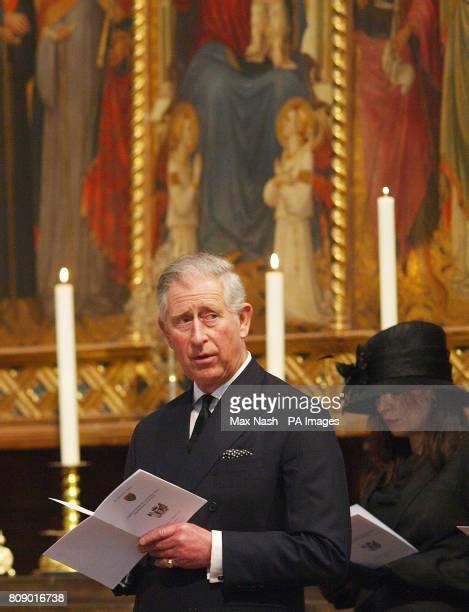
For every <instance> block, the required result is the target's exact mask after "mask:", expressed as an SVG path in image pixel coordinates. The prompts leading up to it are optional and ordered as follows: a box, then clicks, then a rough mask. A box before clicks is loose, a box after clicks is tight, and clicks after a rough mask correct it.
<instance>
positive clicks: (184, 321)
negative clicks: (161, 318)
mask: <svg viewBox="0 0 469 612" xmlns="http://www.w3.org/2000/svg"><path fill="white" fill-rule="evenodd" d="M191 321H192V318H191V317H179V319H178V320H177V321H176V325H187V324H188V323H190V322H191Z"/></svg>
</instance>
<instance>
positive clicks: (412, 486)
mask: <svg viewBox="0 0 469 612" xmlns="http://www.w3.org/2000/svg"><path fill="white" fill-rule="evenodd" d="M434 478H435V471H434V469H433V468H432V466H431V465H430V464H429V463H424V464H422V465H421V466H419V468H418V469H417V470H416V471H415V473H414V474H413V475H412V478H410V479H409V482H408V483H407V485H405V486H404V488H403V489H402V491H401V497H400V500H399V503H398V505H397V508H396V513H395V516H394V521H393V525H390V527H391V528H392V529H396V527H397V526H398V525H399V522H400V520H401V518H402V516H403V515H404V513H405V511H406V510H407V508H408V507H409V506H410V504H411V503H412V502H413V501H414V499H415V498H416V497H417V496H418V495H420V493H421V491H422V490H423V489H424V488H425V487H426V486H427V485H428V483H429V482H431V481H432V480H433V479H434Z"/></svg>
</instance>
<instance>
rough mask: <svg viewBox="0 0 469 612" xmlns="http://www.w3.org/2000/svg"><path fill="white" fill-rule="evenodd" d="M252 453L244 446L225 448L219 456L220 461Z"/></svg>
mask: <svg viewBox="0 0 469 612" xmlns="http://www.w3.org/2000/svg"><path fill="white" fill-rule="evenodd" d="M252 454H253V453H252V452H251V451H250V450H247V449H245V448H227V449H226V450H225V451H223V455H222V456H221V460H222V461H231V460H233V459H239V458H240V457H249V456H251V455H252Z"/></svg>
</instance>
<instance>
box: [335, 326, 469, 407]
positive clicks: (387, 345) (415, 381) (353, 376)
mask: <svg viewBox="0 0 469 612" xmlns="http://www.w3.org/2000/svg"><path fill="white" fill-rule="evenodd" d="M337 370H338V372H339V373H340V374H341V375H342V377H343V378H344V382H345V387H344V394H345V409H346V410H348V411H350V412H361V413H367V412H371V411H372V410H373V409H374V407H375V404H376V400H377V398H378V397H379V396H380V395H381V394H382V393H384V392H385V391H384V388H385V387H386V386H388V385H401V386H402V387H405V386H407V385H445V392H446V390H447V392H448V393H449V394H450V395H451V401H452V402H453V401H454V402H456V401H457V402H458V404H461V405H468V406H469V393H468V392H467V391H465V390H464V389H461V388H460V387H457V386H456V385H454V384H453V378H452V374H451V363H450V360H449V351H448V348H447V345H446V334H445V332H444V330H443V329H442V328H441V327H440V326H439V325H435V324H434V323H428V322H426V321H407V322H405V323H398V324H397V325H393V326H392V327H389V328H388V329H385V330H383V331H380V332H378V333H377V334H376V335H374V336H372V337H371V338H370V339H369V340H368V341H367V342H366V343H365V344H364V345H363V346H358V347H357V351H356V361H355V363H354V364H346V363H338V364H337Z"/></svg>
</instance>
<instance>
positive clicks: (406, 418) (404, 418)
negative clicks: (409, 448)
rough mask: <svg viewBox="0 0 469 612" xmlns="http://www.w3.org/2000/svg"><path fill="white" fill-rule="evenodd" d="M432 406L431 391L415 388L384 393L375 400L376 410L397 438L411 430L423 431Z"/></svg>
mask: <svg viewBox="0 0 469 612" xmlns="http://www.w3.org/2000/svg"><path fill="white" fill-rule="evenodd" d="M431 406H432V392H431V391H430V390H426V389H415V390H412V391H406V392H405V393H396V394H394V393H385V394H384V395H382V396H381V397H380V398H379V399H378V402H377V410H378V413H379V414H380V416H381V418H382V419H383V421H384V422H385V423H386V425H387V427H388V429H389V431H390V432H391V433H392V434H393V436H396V437H398V438H403V437H407V436H408V435H409V433H410V432H413V431H425V425H426V423H427V421H428V416H429V414H430V410H431Z"/></svg>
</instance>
